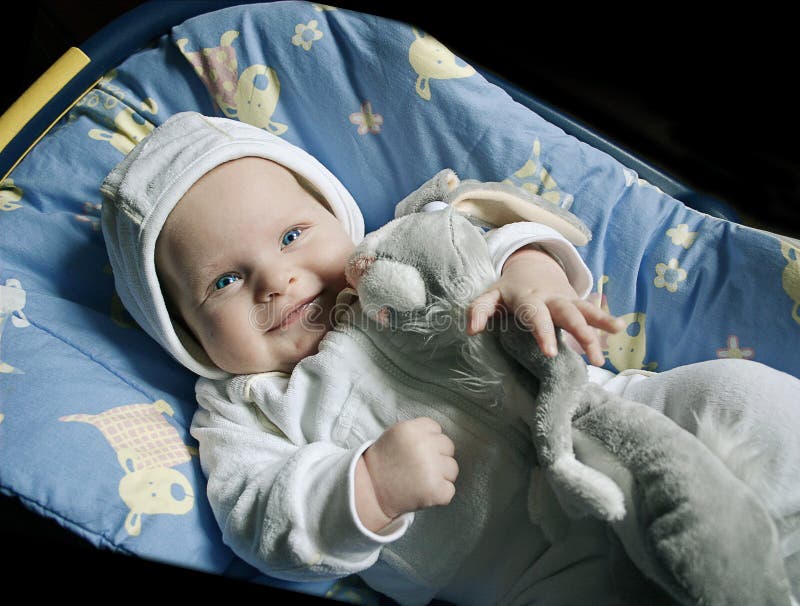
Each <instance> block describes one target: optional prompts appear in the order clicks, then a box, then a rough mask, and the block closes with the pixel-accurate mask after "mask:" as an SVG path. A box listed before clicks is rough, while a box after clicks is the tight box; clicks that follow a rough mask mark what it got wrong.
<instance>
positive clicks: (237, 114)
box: [176, 30, 289, 135]
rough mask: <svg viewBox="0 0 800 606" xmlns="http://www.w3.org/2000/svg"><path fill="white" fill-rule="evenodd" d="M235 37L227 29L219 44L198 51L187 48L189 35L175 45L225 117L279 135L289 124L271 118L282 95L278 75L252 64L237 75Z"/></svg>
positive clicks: (234, 33)
mask: <svg viewBox="0 0 800 606" xmlns="http://www.w3.org/2000/svg"><path fill="white" fill-rule="evenodd" d="M238 36H239V32H237V31H235V30H228V31H226V32H225V33H223V34H222V36H220V42H219V46H217V47H214V48H204V49H201V50H200V51H192V52H189V51H187V50H186V47H187V45H188V44H189V39H188V38H181V39H180V40H178V41H177V42H176V44H177V45H178V49H179V50H180V52H181V54H183V56H184V57H186V59H187V60H188V61H189V63H191V64H192V67H194V70H195V72H196V73H197V75H198V76H199V77H200V79H201V80H202V81H203V83H204V84H205V86H206V88H207V89H208V91H209V92H210V93H211V96H212V98H213V99H214V102H215V103H216V104H217V106H218V107H219V108H220V110H221V111H222V113H224V114H225V116H226V117H228V118H235V119H237V120H239V121H240V122H246V123H247V124H251V125H253V126H257V127H259V128H263V129H265V130H268V131H269V132H271V133H273V134H274V135H282V134H283V133H285V132H286V130H287V129H288V128H289V127H288V126H287V125H285V124H281V123H279V122H275V121H273V120H272V114H273V113H275V109H276V108H277V106H278V100H279V98H280V94H281V83H280V80H279V79H278V74H277V72H276V71H275V70H274V69H272V68H271V67H267V66H266V65H259V64H255V65H251V66H250V67H248V68H246V69H245V70H244V71H243V72H242V73H241V75H239V73H238V72H239V62H238V59H237V57H236V49H235V48H234V47H233V41H234V40H236V38H237V37H238Z"/></svg>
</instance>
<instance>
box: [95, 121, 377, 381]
mask: <svg viewBox="0 0 800 606" xmlns="http://www.w3.org/2000/svg"><path fill="white" fill-rule="evenodd" d="M248 156H254V157H259V158H266V159H268V160H272V161H274V162H277V163H278V164H281V165H282V166H284V167H286V168H287V169H289V170H290V171H292V172H294V173H296V174H297V175H299V176H301V177H303V178H304V179H306V180H307V181H308V182H309V183H310V184H311V185H312V186H313V187H314V188H315V189H316V190H317V191H318V192H319V193H320V194H321V196H322V197H323V198H324V199H325V201H326V202H327V203H328V205H329V206H330V208H331V210H332V211H333V213H334V215H335V216H336V217H337V218H338V219H339V220H340V221H341V222H342V224H343V226H344V228H345V230H346V231H347V233H348V234H349V235H350V237H351V238H352V240H353V242H354V243H356V244H357V243H359V242H360V241H361V240H362V239H363V237H364V220H363V217H362V214H361V212H360V210H359V208H358V205H357V204H356V202H355V200H354V199H353V197H352V196H351V195H350V193H349V192H348V191H347V189H346V188H345V187H344V186H343V185H342V183H341V182H340V181H339V180H338V179H337V178H336V177H335V176H334V175H333V174H332V173H331V172H330V171H329V170H328V169H327V168H325V166H323V165H322V164H321V163H320V162H319V161H318V160H317V159H316V158H314V157H313V156H311V155H310V154H308V153H307V152H305V151H304V150H302V149H300V148H299V147H297V146H295V145H292V144H291V143H289V142H287V141H285V140H283V139H281V138H280V137H277V136H275V135H273V134H271V133H269V132H267V131H264V130H262V129H260V128H256V127H254V126H251V125H249V124H245V123H242V122H237V121H235V120H230V119H227V118H212V117H207V116H203V115H201V114H199V113H196V112H182V113H179V114H175V115H174V116H172V117H171V118H169V119H168V120H167V121H165V122H164V123H163V124H162V125H161V126H159V127H158V128H156V129H155V130H153V132H152V133H151V134H150V135H149V136H148V137H147V138H146V139H145V140H144V141H142V142H141V143H139V144H138V145H137V146H136V147H135V148H134V149H133V151H131V152H130V153H129V154H128V155H127V156H126V157H125V159H124V160H122V162H120V163H119V164H118V165H117V166H116V167H115V168H114V169H113V170H112V171H111V173H109V175H108V176H107V177H106V179H105V181H104V182H103V185H102V186H101V192H102V194H103V197H104V201H103V209H102V228H103V236H104V237H105V241H106V248H107V250H108V255H109V260H110V262H111V268H112V270H113V272H114V283H115V286H116V289H117V294H118V295H119V297H120V299H121V300H122V303H123V305H124V306H125V308H126V309H127V310H128V312H129V313H130V314H131V316H132V317H133V318H134V320H136V322H137V323H138V324H139V326H141V327H142V328H143V329H144V330H145V332H147V333H148V334H149V335H150V336H151V337H152V338H153V339H155V340H156V341H157V342H158V343H160V344H161V345H162V346H163V347H164V348H165V349H166V350H167V351H168V352H169V353H170V354H171V355H172V356H173V357H174V358H175V359H176V360H178V362H180V363H181V364H183V365H184V366H185V367H186V368H188V369H189V370H191V371H192V372H194V373H195V374H198V375H200V376H203V377H207V378H210V379H220V378H224V377H227V376H229V373H227V372H225V371H223V370H221V369H220V368H219V367H217V366H216V365H215V364H214V363H213V362H211V360H210V359H209V358H208V356H207V355H206V353H205V352H204V351H203V348H202V347H201V346H200V344H199V343H197V341H196V339H195V338H194V337H193V336H192V335H190V334H189V333H187V332H186V331H185V330H183V329H182V328H181V327H180V326H179V325H178V326H176V325H173V323H172V319H171V318H170V315H169V312H168V311H167V306H166V303H165V301H164V296H163V293H162V291H161V286H160V284H159V281H158V275H157V273H156V266H155V245H156V240H157V239H158V235H159V233H160V232H161V229H162V227H163V226H164V222H165V221H166V219H167V216H168V215H169V213H170V212H171V211H172V209H173V208H174V207H175V205H176V204H177V203H178V201H179V200H180V199H181V198H182V197H183V195H184V194H185V193H186V192H187V191H188V190H189V188H190V187H191V186H192V185H193V184H194V183H195V182H196V181H197V180H198V179H200V177H202V176H203V175H205V174H206V173H207V172H209V171H210V170H212V169H213V168H215V167H216V166H219V165H220V164H222V163H224V162H228V161H230V160H235V159H238V158H244V157H248ZM265 370H270V369H265Z"/></svg>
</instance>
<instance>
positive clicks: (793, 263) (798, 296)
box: [781, 240, 800, 324]
mask: <svg viewBox="0 0 800 606" xmlns="http://www.w3.org/2000/svg"><path fill="white" fill-rule="evenodd" d="M781 254H783V258H784V259H786V261H787V263H786V267H784V268H783V274H782V276H781V285H782V286H783V290H784V291H785V292H786V294H787V295H789V298H790V299H791V300H792V301H794V305H793V306H792V319H793V320H794V321H795V322H797V323H798V324H800V248H797V247H795V246H792V245H790V244H789V243H788V242H784V241H783V240H781Z"/></svg>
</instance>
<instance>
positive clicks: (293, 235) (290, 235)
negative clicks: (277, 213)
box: [281, 228, 303, 246]
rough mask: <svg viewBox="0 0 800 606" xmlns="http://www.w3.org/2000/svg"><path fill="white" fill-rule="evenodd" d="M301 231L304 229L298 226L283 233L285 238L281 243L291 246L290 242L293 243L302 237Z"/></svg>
mask: <svg viewBox="0 0 800 606" xmlns="http://www.w3.org/2000/svg"><path fill="white" fill-rule="evenodd" d="M301 233H303V231H302V230H300V229H297V228H294V229H290V230H289V231H287V232H286V233H285V234H283V239H282V240H281V244H283V245H284V246H289V244H291V243H292V242H294V241H295V240H297V238H299V237H300V234H301Z"/></svg>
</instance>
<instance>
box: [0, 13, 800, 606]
mask: <svg viewBox="0 0 800 606" xmlns="http://www.w3.org/2000/svg"><path fill="white" fill-rule="evenodd" d="M139 3H140V2H138V1H136V0H126V1H122V2H121V1H118V2H108V1H106V2H79V1H65V0H61V1H57V0H50V1H45V0H39V1H33V2H22V3H15V11H14V16H13V17H6V18H5V27H4V32H6V34H4V38H5V40H4V43H5V45H6V51H5V52H4V55H3V56H4V72H5V76H4V79H3V86H2V87H0V95H2V96H1V97H0V110H4V109H5V108H6V107H7V106H8V105H9V104H10V103H11V102H13V101H14V99H16V98H17V96H19V95H20V94H21V93H22V92H23V91H24V90H25V88H27V86H28V85H30V83H31V82H32V81H33V80H34V79H35V78H36V77H38V76H39V75H40V74H41V73H42V72H43V71H44V70H45V69H46V68H47V67H49V65H50V64H52V62H53V61H55V60H56V59H57V58H58V57H59V56H60V55H61V54H62V53H63V52H64V51H65V50H66V49H67V48H68V47H69V46H73V45H75V46H77V45H80V44H81V43H82V42H83V41H84V40H85V39H86V38H88V37H89V36H90V35H91V34H92V33H94V32H95V31H97V30H98V29H99V28H100V27H102V26H103V25H105V24H106V23H108V22H109V21H111V20H112V19H113V18H114V17H115V16H117V15H118V14H120V13H122V12H124V11H125V10H128V9H130V8H133V7H134V6H136V5H137V4H139ZM337 6H341V7H345V8H353V9H355V10H363V11H365V12H371V13H373V14H378V15H382V16H386V17H390V18H395V19H400V20H403V21H406V22H408V23H412V24H414V25H417V26H418V27H420V28H422V29H424V30H426V31H427V32H429V33H430V34H432V35H434V36H435V37H436V38H438V39H439V40H440V41H442V42H443V43H445V44H446V45H447V46H448V47H450V48H451V50H453V51H454V52H455V53H456V54H457V55H459V56H460V57H462V58H463V59H465V60H466V61H467V62H469V63H471V64H473V65H474V66H476V67H480V68H485V69H489V70H491V71H494V72H496V73H497V74H499V75H501V76H503V77H504V78H506V79H507V80H509V81H511V82H514V83H516V84H517V85H519V86H520V87H521V88H523V89H526V90H528V91H529V92H531V93H532V94H534V95H535V96H537V97H539V98H540V99H542V100H543V101H546V102H548V103H550V104H551V105H553V106H555V107H557V108H559V109H561V110H562V111H565V112H567V113H568V114H570V115H572V116H573V117H575V118H577V119H578V120H579V121H581V122H583V123H584V124H586V125H588V126H589V127H590V128H592V129H594V130H595V131H597V132H599V133H600V134H602V135H604V136H606V137H608V138H610V139H611V140H613V141H615V142H617V143H618V144H619V145H620V146H622V147H623V148H626V149H628V150H629V151H632V152H633V153H635V154H637V155H639V156H640V157H642V158H643V159H644V160H646V161H647V162H649V163H651V164H654V165H655V166H657V167H659V168H660V169H662V170H663V171H664V172H666V173H667V174H669V175H671V176H673V177H675V178H677V179H678V180H679V181H682V182H684V183H685V184H687V185H689V186H691V187H693V188H694V189H696V190H697V191H699V192H703V193H705V194H708V195H712V196H715V197H718V198H720V199H722V200H724V201H726V202H727V203H729V204H730V205H732V206H733V207H734V208H735V209H736V210H737V211H738V212H739V213H740V216H741V218H742V222H744V223H747V224H750V225H753V226H756V227H762V228H765V229H770V230H774V231H778V232H780V233H784V234H787V235H790V236H793V237H798V236H800V153H798V142H799V141H800V137H799V135H800V128H799V127H798V108H800V93H798V90H797V88H798V85H799V84H800V83H799V82H798V80H799V78H798V73H800V72H799V71H798V59H800V53H798V50H797V43H796V40H797V29H796V20H795V19H794V18H790V17H789V15H787V14H785V13H784V12H781V11H778V10H775V9H772V8H771V7H769V6H768V5H765V4H758V5H749V9H748V10H749V12H745V11H744V10H742V12H737V11H735V10H731V9H726V10H725V11H718V12H709V11H703V12H702V13H701V12H700V11H699V8H700V7H699V4H698V5H697V6H696V7H695V8H693V7H681V6H679V5H676V4H675V3H664V4H663V5H656V4H653V3H647V4H646V5H643V6H642V7H641V8H640V10H634V9H625V8H614V7H612V6H611V4H610V3H608V4H603V5H599V6H598V5H594V6H593V7H592V8H588V9H587V8H585V7H580V6H579V3H564V2H560V3H557V4H555V5H551V6H547V5H542V4H540V3H538V2H533V1H529V2H525V3H517V2H497V1H492V0H487V1H485V2H483V3H480V4H475V5H474V6H473V7H472V8H463V4H462V3H456V2H451V1H448V2H433V1H431V2H425V3H421V2H403V3H399V2H397V3H395V2H358V1H355V0H352V1H351V0H346V1H343V2H340V3H338V4H337ZM742 6H743V7H747V6H748V5H744V4H743V5H742ZM754 11H756V12H757V14H756V12H754ZM0 545H1V546H2V547H0V549H1V550H2V551H0V553H2V554H3V559H4V562H6V564H5V565H4V574H3V577H4V583H5V587H6V590H7V589H8V585H9V583H10V584H11V586H12V587H16V586H19V587H20V588H21V589H22V588H25V589H26V590H27V591H31V592H33V593H31V595H37V594H38V595H42V594H43V593H44V594H51V595H53V596H56V595H59V596H61V595H70V596H73V595H74V596H76V597H80V596H87V595H98V597H100V596H102V593H101V592H100V591H98V590H99V589H100V587H102V588H103V589H104V590H109V591H115V592H116V593H119V594H120V595H126V594H129V595H131V596H133V595H136V594H139V595H140V596H141V597H144V596H147V595H148V594H150V595H151V597H153V598H156V597H158V598H164V597H171V598H179V599H193V598H201V597H208V596H209V593H211V592H215V591H224V592H226V593H227V592H230V593H229V595H230V596H231V598H233V599H236V600H239V599H243V598H246V597H251V596H252V597H259V599H264V597H268V598H269V597H272V598H274V599H275V600H278V601H280V602H290V601H292V600H302V601H311V598H305V597H302V596H299V595H294V594H290V593H284V592H277V591H272V590H266V589H263V588H261V587H257V586H253V585H251V584H248V583H237V582H233V581H223V580H221V579H218V578H216V577H211V576H208V575H202V574H200V573H192V572H190V571H183V570H177V569H172V568H167V567H164V566H162V565H157V564H154V563H150V562H144V561H141V560H135V559H131V558H127V557H124V556H111V555H109V554H107V553H105V552H99V551H97V550H96V549H94V548H91V547H89V546H88V544H87V543H85V541H83V539H79V538H77V537H76V536H74V535H72V534H71V533H69V532H67V531H63V530H61V529H60V527H58V526H57V525H56V524H55V523H52V522H50V521H49V520H45V519H43V518H40V517H39V516H37V515H35V514H32V513H30V512H28V511H27V510H26V509H25V508H23V507H21V506H19V505H18V504H17V502H16V501H15V500H13V499H9V498H6V497H3V498H2V499H0ZM9 563H10V565H9ZM26 574H29V575H30V576H29V577H28V578H29V579H30V581H26V580H25V575H26ZM145 580H149V581H152V584H154V585H158V586H159V591H156V592H153V589H152V586H151V583H150V582H144V581H145ZM164 592H166V593H164ZM320 601H321V600H320Z"/></svg>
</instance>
